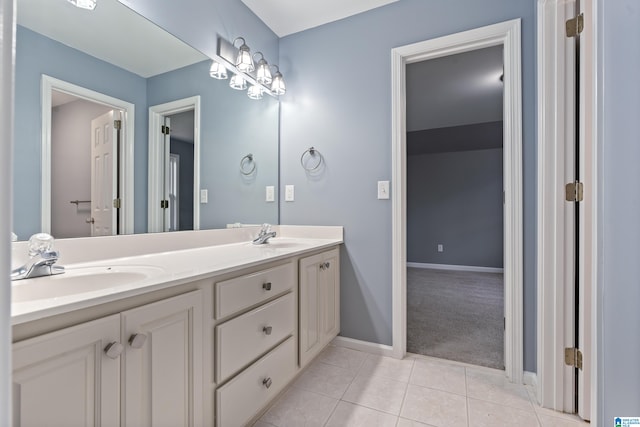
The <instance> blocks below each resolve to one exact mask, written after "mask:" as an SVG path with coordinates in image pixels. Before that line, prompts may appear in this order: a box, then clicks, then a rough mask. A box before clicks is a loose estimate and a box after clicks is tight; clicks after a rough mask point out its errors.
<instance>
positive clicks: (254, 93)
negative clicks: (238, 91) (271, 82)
mask: <svg viewBox="0 0 640 427" xmlns="http://www.w3.org/2000/svg"><path fill="white" fill-rule="evenodd" d="M247 96H248V97H249V98H251V99H262V88H261V87H260V86H258V85H252V86H250V87H249V90H248V91H247Z"/></svg>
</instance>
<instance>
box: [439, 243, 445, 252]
mask: <svg viewBox="0 0 640 427" xmlns="http://www.w3.org/2000/svg"><path fill="white" fill-rule="evenodd" d="M438 252H444V245H443V244H442V243H438Z"/></svg>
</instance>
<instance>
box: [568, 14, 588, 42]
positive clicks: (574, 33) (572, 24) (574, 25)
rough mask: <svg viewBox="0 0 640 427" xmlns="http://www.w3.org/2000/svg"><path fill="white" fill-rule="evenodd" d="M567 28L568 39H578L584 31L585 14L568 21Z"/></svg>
mask: <svg viewBox="0 0 640 427" xmlns="http://www.w3.org/2000/svg"><path fill="white" fill-rule="evenodd" d="M565 27H566V30H567V37H578V35H579V34H580V33H581V32H582V30H584V13H581V14H580V15H578V16H576V17H575V18H571V19H569V20H567V22H566V23H565Z"/></svg>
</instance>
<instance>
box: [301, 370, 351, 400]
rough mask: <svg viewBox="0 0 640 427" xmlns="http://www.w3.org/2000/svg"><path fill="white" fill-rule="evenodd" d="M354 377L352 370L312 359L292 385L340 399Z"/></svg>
mask: <svg viewBox="0 0 640 427" xmlns="http://www.w3.org/2000/svg"><path fill="white" fill-rule="evenodd" d="M354 378H355V373H354V372H353V371H352V370H349V369H344V368H340V367H339V366H334V365H327V364H325V363H319V362H318V361H314V362H313V363H312V364H311V366H309V367H308V368H307V370H306V371H304V372H303V373H302V375H300V377H298V379H297V380H295V382H294V383H293V386H294V387H297V388H301V389H303V390H307V391H312V392H315V393H320V394H324V395H325V396H329V397H333V398H334V399H340V398H341V397H342V395H343V394H344V392H345V391H346V390H347V387H349V384H351V381H352V380H353V379H354Z"/></svg>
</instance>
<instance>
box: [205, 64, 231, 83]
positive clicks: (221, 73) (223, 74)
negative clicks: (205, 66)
mask: <svg viewBox="0 0 640 427" xmlns="http://www.w3.org/2000/svg"><path fill="white" fill-rule="evenodd" d="M209 75H210V76H211V77H213V78H214V79H218V80H226V79H227V68H226V67H225V66H224V65H222V64H221V63H219V62H218V61H211V68H209Z"/></svg>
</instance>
